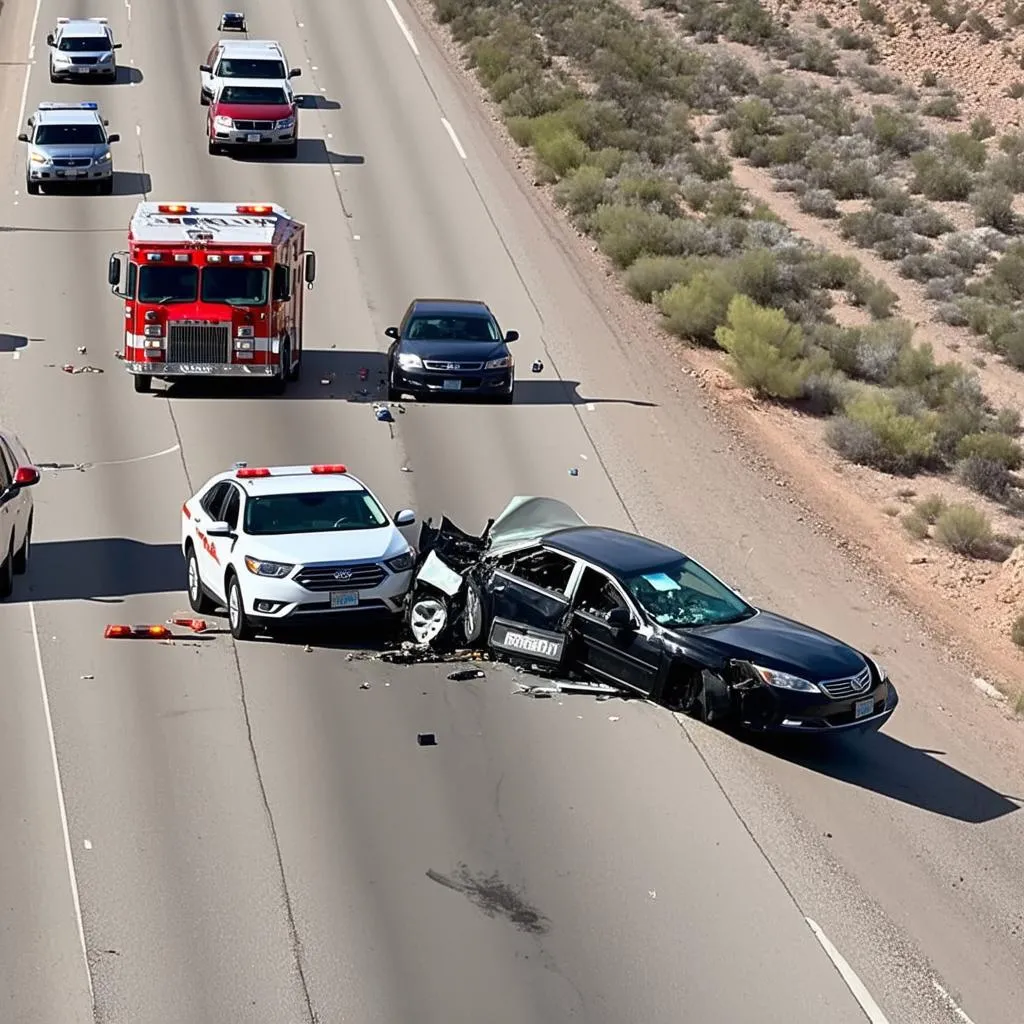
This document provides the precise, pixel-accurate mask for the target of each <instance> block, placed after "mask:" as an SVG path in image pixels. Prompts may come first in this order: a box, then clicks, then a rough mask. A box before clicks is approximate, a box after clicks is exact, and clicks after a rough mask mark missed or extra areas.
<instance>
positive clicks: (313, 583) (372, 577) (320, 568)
mask: <svg viewBox="0 0 1024 1024" xmlns="http://www.w3.org/2000/svg"><path fill="white" fill-rule="evenodd" d="M339 573H342V574H344V573H350V574H351V575H349V577H348V578H347V579H341V580H339V579H338V578H337V576H338V574H339ZM384 576H385V572H384V569H383V568H382V567H381V566H379V565H377V563H376V562H365V563H363V564H361V565H307V566H306V567H305V568H303V569H300V570H299V571H298V572H297V573H296V574H295V582H296V583H298V584H299V586H302V587H305V588H306V590H313V591H325V590H372V589H373V588H374V587H379V586H380V585H381V583H382V582H383V580H384Z"/></svg>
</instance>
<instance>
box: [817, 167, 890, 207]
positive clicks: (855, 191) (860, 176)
mask: <svg viewBox="0 0 1024 1024" xmlns="http://www.w3.org/2000/svg"><path fill="white" fill-rule="evenodd" d="M877 177H878V169H877V167H875V166H874V164H873V163H871V162H869V161H867V160H857V159H853V160H835V161H832V162H831V163H830V164H829V165H828V166H827V167H822V168H820V169H818V170H817V171H815V172H814V173H812V175H811V179H810V183H811V184H812V185H816V186H818V187H820V188H827V189H830V190H831V191H832V192H834V193H835V195H836V198H837V199H864V198H865V197H866V196H869V195H870V194H871V187H872V185H873V184H874V183H875V181H876V179H877Z"/></svg>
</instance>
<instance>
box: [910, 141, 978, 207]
mask: <svg viewBox="0 0 1024 1024" xmlns="http://www.w3.org/2000/svg"><path fill="white" fill-rule="evenodd" d="M911 162H912V165H913V168H914V179H913V182H912V183H911V189H912V190H913V191H915V192H923V193H924V195H925V197H926V198H928V199H931V200H934V201H936V202H952V201H959V200H963V199H966V198H967V197H968V196H969V195H970V193H971V185H972V184H973V178H972V175H971V172H970V171H969V170H968V169H967V168H966V167H964V166H962V165H961V164H958V163H955V162H954V161H952V160H950V159H949V158H948V157H945V156H940V155H939V154H938V153H935V152H932V151H927V152H921V153H915V154H914V155H913V156H912V157H911Z"/></svg>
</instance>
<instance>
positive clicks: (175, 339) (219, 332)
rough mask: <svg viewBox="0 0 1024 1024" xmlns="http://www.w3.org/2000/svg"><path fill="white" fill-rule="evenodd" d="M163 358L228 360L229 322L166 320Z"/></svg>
mask: <svg viewBox="0 0 1024 1024" xmlns="http://www.w3.org/2000/svg"><path fill="white" fill-rule="evenodd" d="M167 362H169V363H230V362H231V325H230V324H197V323H190V322H188V321H185V322H184V323H176V324H174V323H172V324H168V326H167Z"/></svg>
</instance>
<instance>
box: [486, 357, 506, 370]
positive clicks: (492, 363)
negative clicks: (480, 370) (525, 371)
mask: <svg viewBox="0 0 1024 1024" xmlns="http://www.w3.org/2000/svg"><path fill="white" fill-rule="evenodd" d="M512 365H513V364H512V357H511V356H502V357H501V358H500V359H488V360H487V362H486V363H484V369H485V370H504V369H507V368H508V367H510V366H512Z"/></svg>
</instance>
